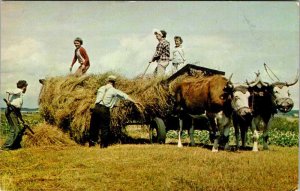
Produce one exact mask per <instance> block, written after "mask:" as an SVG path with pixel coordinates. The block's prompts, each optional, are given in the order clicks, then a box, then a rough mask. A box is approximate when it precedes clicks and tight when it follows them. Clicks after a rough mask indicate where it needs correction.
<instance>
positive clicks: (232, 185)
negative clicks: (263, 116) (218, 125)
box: [0, 115, 298, 191]
mask: <svg viewBox="0 0 300 191" xmlns="http://www.w3.org/2000/svg"><path fill="white" fill-rule="evenodd" d="M24 118H25V120H27V121H30V123H31V124H32V125H34V124H35V123H39V122H40V121H42V119H41V118H40V117H39V116H38V115H24ZM276 120H277V119H276ZM287 121H290V122H291V123H292V124H291V123H290V122H287ZM294 121H296V123H297V124H298V119H293V120H284V119H280V120H279V122H276V123H283V124H284V127H281V128H282V130H280V131H277V132H289V133H292V132H296V130H289V128H295V127H293V126H294V125H293V123H294ZM1 122H2V123H1V127H2V131H1V132H2V135H1V137H2V139H0V144H2V143H3V140H4V139H5V138H3V137H5V136H4V135H3V132H4V131H3V130H4V128H6V127H7V126H6V124H5V120H3V117H1ZM285 123H286V124H285ZM281 126H282V125H281ZM277 128H278V127H277ZM296 128H298V126H297V127H296ZM129 131H132V132H130V133H131V134H132V135H133V136H134V137H138V136H142V134H143V133H141V132H139V131H145V129H142V130H141V129H138V128H136V127H134V128H129ZM172 134H174V132H171V133H168V139H167V142H168V144H164V145H159V144H123V145H120V144H115V145H113V146H111V147H109V148H107V149H99V148H98V147H94V148H89V147H87V146H79V145H77V146H68V147H61V146H47V147H36V148H22V149H19V150H16V151H2V152H1V153H0V176H1V181H0V190H91V191H94V190H124V191H126V190H199V191H201V190H203V191H204V190H211V191H218V190H232V191H235V190H243V191H244V190H249V191H250V190H251V191H256V190H262V191H263V190H268V191H270V190H276V191H277V190H278V191H285V190H286V191H290V190H296V189H297V188H298V146H297V145H296V146H285V147H283V146H277V145H276V144H272V145H270V150H269V151H260V152H257V153H254V152H252V151H248V150H243V151H235V152H227V151H224V150H220V151H219V152H218V153H212V152H211V150H210V147H209V145H206V146H200V145H199V144H198V146H197V147H188V146H187V145H186V144H185V147H184V148H178V147H177V146H176V144H175V143H176V142H175V141H176V140H175V139H174V137H173V136H175V135H172ZM292 134H293V133H292ZM143 136H144V137H145V138H146V136H145V133H144V134H143ZM293 136H294V135H293ZM200 137H205V136H204V135H200ZM297 140H298V136H297ZM184 141H185V142H186V143H187V142H188V138H185V139H184Z"/></svg>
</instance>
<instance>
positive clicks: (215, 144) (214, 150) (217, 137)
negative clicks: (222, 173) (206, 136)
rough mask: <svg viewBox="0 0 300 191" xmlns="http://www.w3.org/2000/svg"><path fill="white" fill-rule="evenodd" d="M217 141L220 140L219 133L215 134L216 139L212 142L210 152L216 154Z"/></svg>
mask: <svg viewBox="0 0 300 191" xmlns="http://www.w3.org/2000/svg"><path fill="white" fill-rule="evenodd" d="M219 139H220V132H216V138H215V140H214V144H213V147H212V152H218V148H219Z"/></svg>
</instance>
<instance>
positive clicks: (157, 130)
mask: <svg viewBox="0 0 300 191" xmlns="http://www.w3.org/2000/svg"><path fill="white" fill-rule="evenodd" d="M149 134H150V142H151V143H160V144H163V143H165V142H166V135H167V133H166V126H165V123H164V121H163V120H162V119H161V118H158V117H155V118H154V119H153V121H152V122H151V124H150V130H149Z"/></svg>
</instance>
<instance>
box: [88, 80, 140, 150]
mask: <svg viewBox="0 0 300 191" xmlns="http://www.w3.org/2000/svg"><path fill="white" fill-rule="evenodd" d="M115 82H116V77H115V76H113V75H111V76H108V78H107V84H106V85H104V86H101V87H100V88H99V89H98V91H97V97H96V102H95V107H94V109H93V111H92V116H91V122H90V130H89V134H90V140H89V146H90V147H91V146H95V145H96V143H97V141H98V135H99V134H100V148H106V147H108V144H109V135H110V109H111V108H113V107H114V105H115V104H116V102H117V101H118V99H123V100H128V101H131V102H133V103H134V104H136V105H141V104H140V103H138V102H136V101H134V100H133V99H132V98H130V97H129V96H128V95H127V94H126V93H124V92H122V91H121V90H118V89H116V88H115Z"/></svg>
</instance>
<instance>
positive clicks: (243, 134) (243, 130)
mask: <svg viewBox="0 0 300 191" xmlns="http://www.w3.org/2000/svg"><path fill="white" fill-rule="evenodd" d="M247 131H248V128H247V127H241V139H242V147H243V148H246V143H247Z"/></svg>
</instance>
